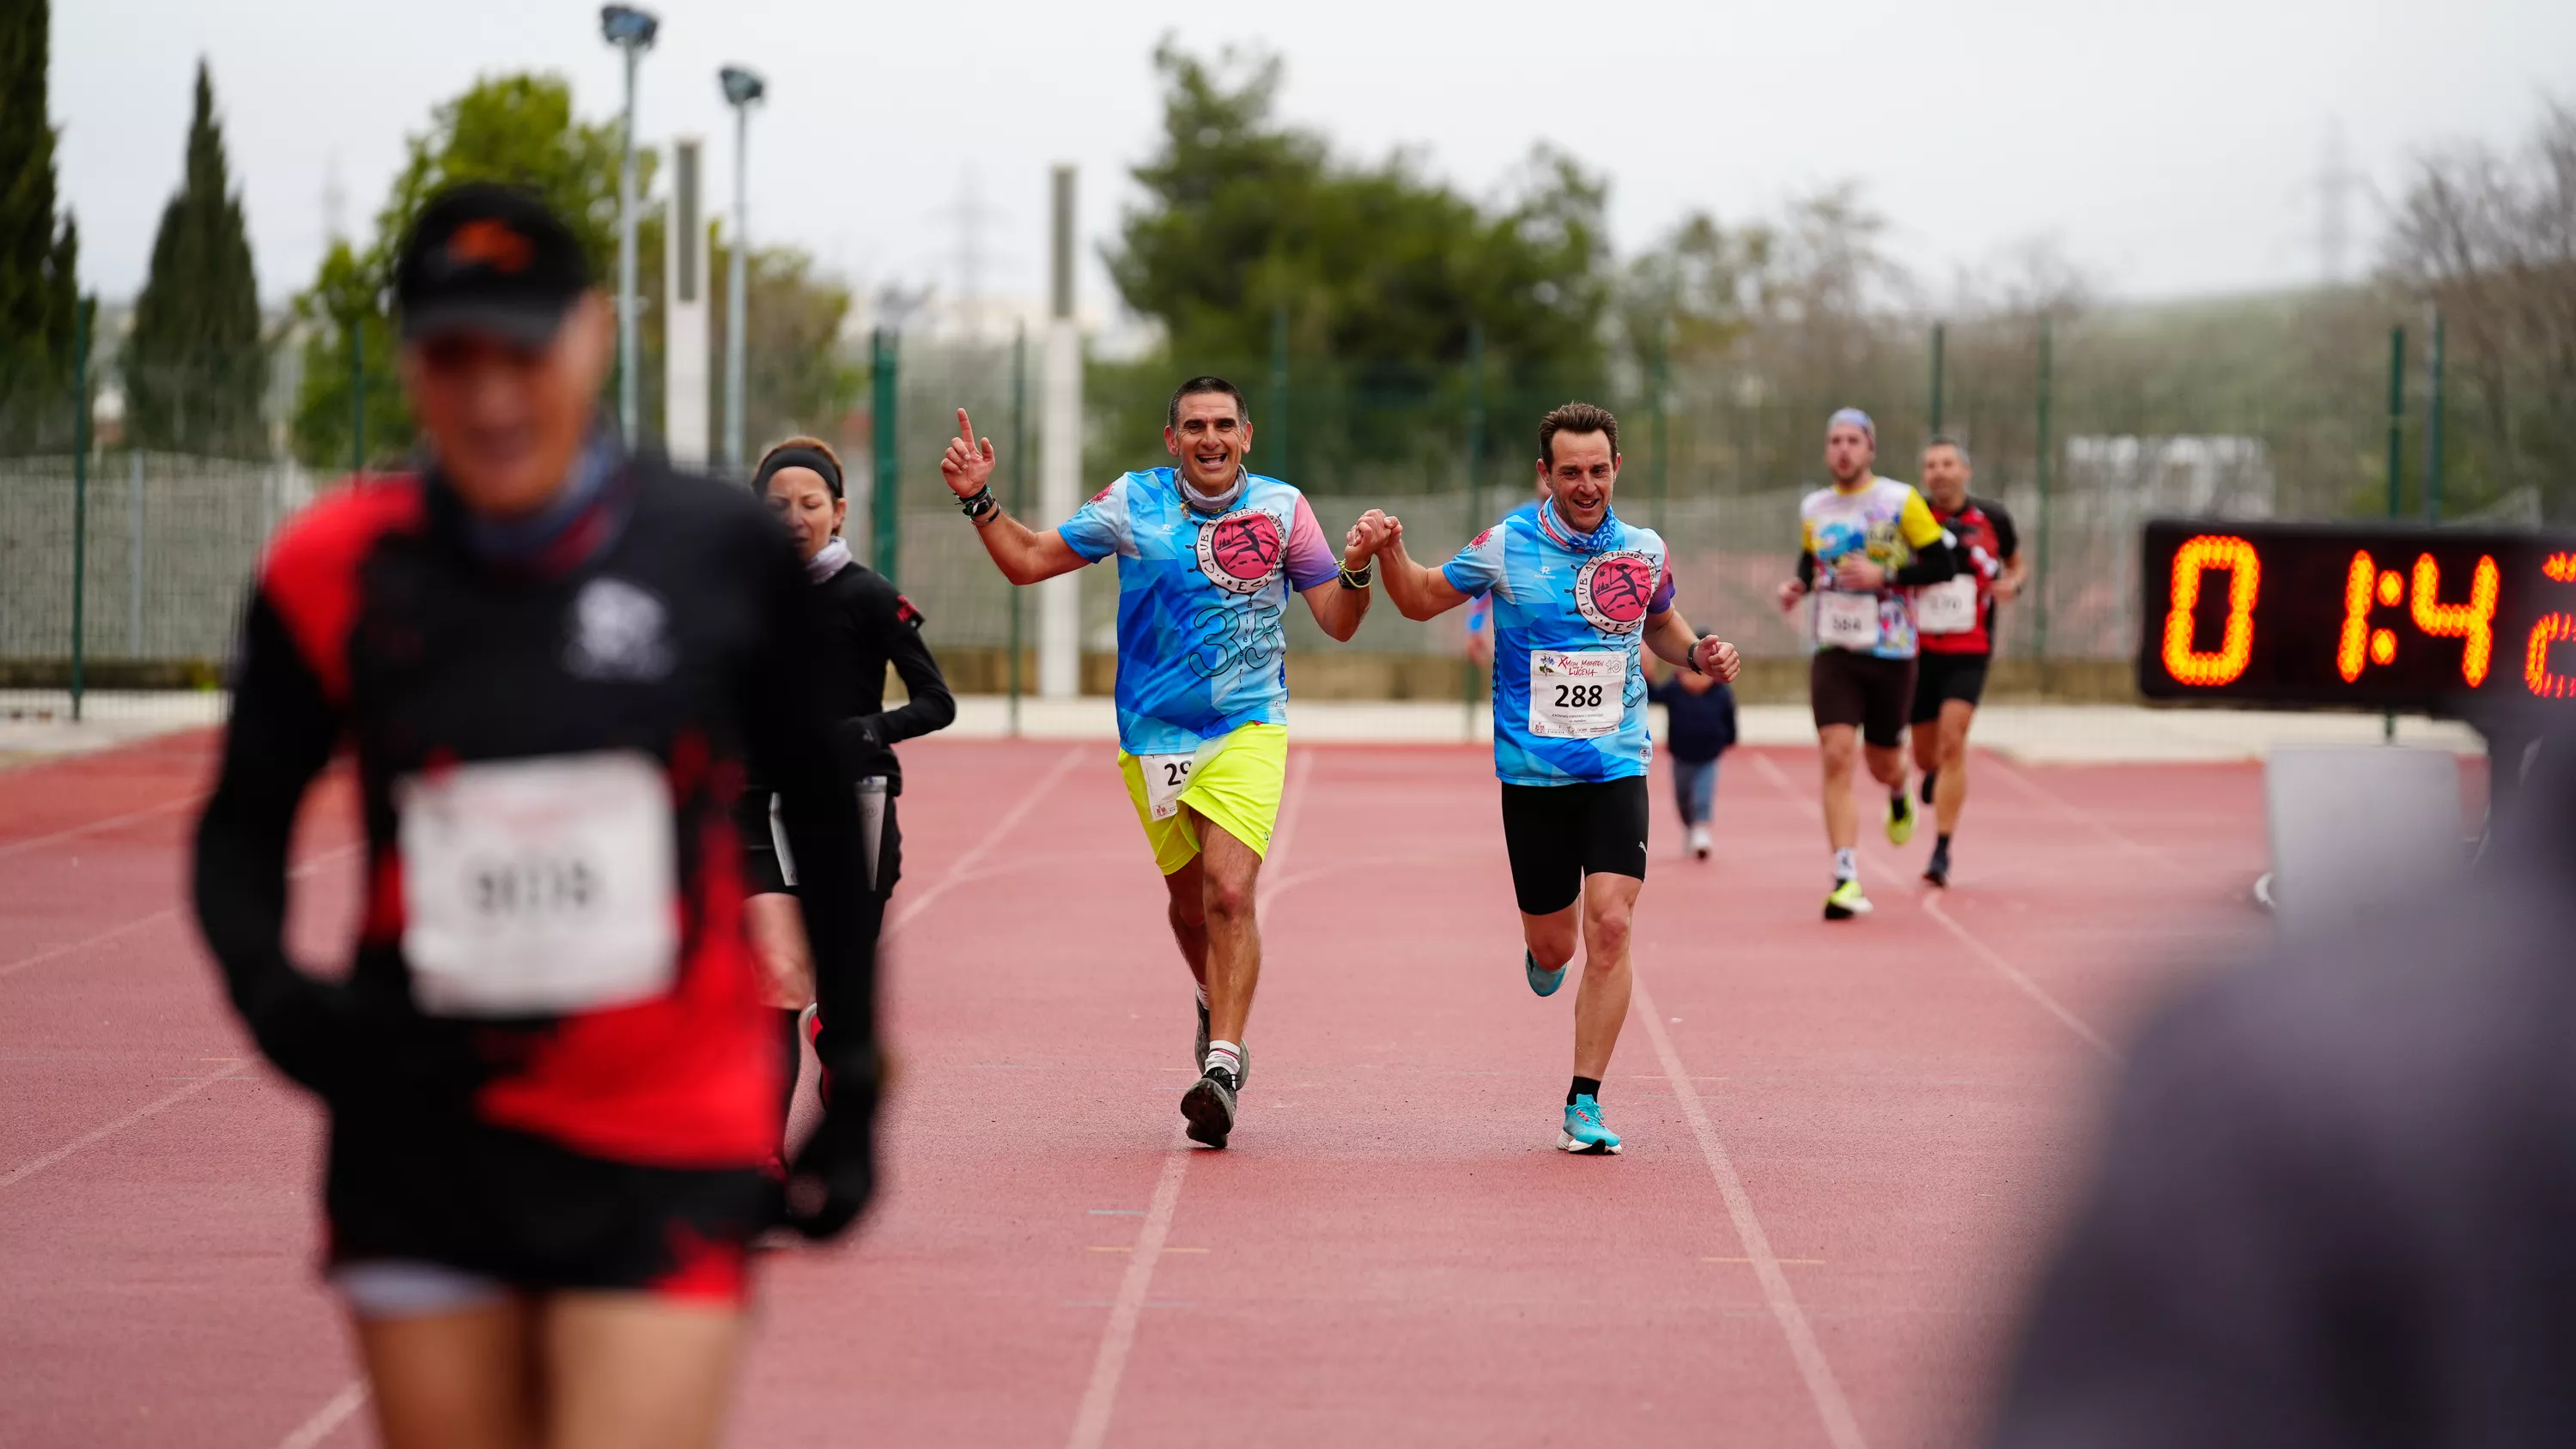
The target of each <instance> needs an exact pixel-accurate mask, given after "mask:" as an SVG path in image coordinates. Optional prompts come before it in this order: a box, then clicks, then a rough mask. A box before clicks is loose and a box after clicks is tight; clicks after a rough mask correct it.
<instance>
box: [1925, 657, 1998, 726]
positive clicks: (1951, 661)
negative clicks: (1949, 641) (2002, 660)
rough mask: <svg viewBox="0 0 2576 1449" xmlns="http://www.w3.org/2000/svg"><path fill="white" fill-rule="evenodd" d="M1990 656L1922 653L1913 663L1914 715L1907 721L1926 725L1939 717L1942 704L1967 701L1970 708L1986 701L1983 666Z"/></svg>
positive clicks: (1984, 670) (1984, 669) (1984, 668)
mask: <svg viewBox="0 0 2576 1449" xmlns="http://www.w3.org/2000/svg"><path fill="white" fill-rule="evenodd" d="M1991 657H1992V656H1990V655H1985V654H1933V653H1928V652H1927V653H1925V654H1924V655H1923V657H1922V658H1920V659H1917V660H1916V661H1914V665H1915V668H1914V712H1913V713H1912V714H1910V715H1908V716H1907V718H1908V719H1910V720H1912V721H1913V722H1914V723H1916V724H1929V723H1931V722H1932V721H1933V720H1936V719H1939V718H1940V717H1941V706H1942V704H1943V703H1944V702H1945V701H1948V700H1953V699H1963V700H1966V701H1967V702H1968V704H1969V705H1970V706H1972V707H1973V706H1974V705H1975V704H1976V702H1977V701H1978V700H1980V699H1983V698H1985V695H1986V664H1987V662H1988V660H1989V659H1990V658H1991Z"/></svg>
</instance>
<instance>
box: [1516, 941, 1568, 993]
mask: <svg viewBox="0 0 2576 1449" xmlns="http://www.w3.org/2000/svg"><path fill="white" fill-rule="evenodd" d="M1568 964H1569V965H1570V964H1572V963H1570V962H1569V963H1568ZM1521 965H1522V967H1523V968H1524V969H1525V970H1527V971H1528V972H1529V984H1530V990H1532V991H1535V992H1537V993H1538V994H1539V995H1541V996H1554V995H1555V994H1556V988H1558V987H1560V986H1563V985H1564V984H1565V967H1563V966H1559V967H1557V968H1556V969H1555V970H1553V971H1548V970H1544V969H1541V967H1540V966H1539V964H1538V957H1536V956H1534V955H1532V954H1531V953H1530V950H1529V948H1528V947H1526V946H1524V947H1522V948H1521Z"/></svg>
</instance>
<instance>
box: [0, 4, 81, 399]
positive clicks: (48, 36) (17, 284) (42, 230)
mask: <svg viewBox="0 0 2576 1449" xmlns="http://www.w3.org/2000/svg"><path fill="white" fill-rule="evenodd" d="M51 48H52V10H51V7H50V5H49V0H0V440H5V441H6V442H8V443H9V444H11V445H13V446H19V447H25V446H30V445H34V446H56V447H59V446H62V445H64V444H66V443H68V442H69V441H70V437H71V412H70V409H69V393H68V389H69V387H70V380H71V351H72V323H73V317H74V315H75V312H76V310H77V308H78V307H79V305H80V300H79V295H78V290H77V288H78V281H77V277H78V264H79V260H80V237H79V232H78V231H77V230H76V229H75V228H74V227H73V225H72V223H71V219H70V218H69V217H65V218H63V219H62V221H61V222H60V224H59V225H57V223H56V221H55V214H54V206H55V195H54V128H53V125H52V123H51V121H50V112H49V110H48V97H47V92H46V88H45V65H46V61H47V58H48V56H49V54H50V52H51Z"/></svg>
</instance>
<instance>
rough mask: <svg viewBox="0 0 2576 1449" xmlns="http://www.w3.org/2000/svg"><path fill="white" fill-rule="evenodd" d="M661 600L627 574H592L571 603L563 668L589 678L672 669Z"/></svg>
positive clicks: (648, 675) (635, 676)
mask: <svg viewBox="0 0 2576 1449" xmlns="http://www.w3.org/2000/svg"><path fill="white" fill-rule="evenodd" d="M666 617H667V614H666V611H665V610H664V609H663V607H662V601H661V600H660V599H657V598H655V597H653V595H652V594H650V593H648V592H646V591H645V590H644V589H642V588H640V587H638V586H637V585H634V584H630V583H627V582H625V581H624V580H622V579H592V580H591V581H590V582H589V583H587V584H585V585H583V586H582V590H581V593H580V595H579V596H578V597H576V598H575V599H574V600H573V603H572V639H571V640H570V641H569V642H568V643H566V644H565V646H564V667H565V668H566V669H569V670H571V671H572V672H573V673H575V674H577V675H580V676H581V677H582V678H584V679H625V680H652V679H659V678H661V677H662V676H663V675H666V674H668V673H670V672H671V645H670V640H669V637H668V634H667V631H666V630H665V627H664V623H665V619H666Z"/></svg>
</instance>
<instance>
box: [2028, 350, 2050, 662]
mask: <svg viewBox="0 0 2576 1449" xmlns="http://www.w3.org/2000/svg"><path fill="white" fill-rule="evenodd" d="M2049 344H2050V337H2049V318H2048V314H2046V313H2044V312H2043V313H2041V314H2040V318H2039V469H2038V482H2039V540H2038V542H2039V548H2038V550H2037V552H2038V554H2039V559H2038V564H2039V566H2038V567H2037V568H2035V569H2033V570H2032V571H2031V572H2032V574H2033V575H2034V577H2033V579H2032V582H2033V583H2034V584H2035V585H2037V587H2036V588H2035V589H2034V590H2033V591H2032V594H2031V611H2030V629H2031V642H2032V644H2033V646H2034V648H2035V649H2036V651H2037V653H2038V656H2039V674H2040V688H2041V690H2042V691H2043V692H2045V691H2046V689H2047V687H2048V555H2049V552H2050V550H2049V546H2048V545H2049V532H2048V522H2049V497H2048V491H2049V490H2048V474H2049V467H2048V464H2049V454H2050V453H2051V452H2052V451H2054V446H2053V444H2052V442H2051V440H2050V437H2049V415H2048V412H2049V403H2050V402H2051V400H2052V399H2051V398H2050V396H2049V389H2050V385H2051V383H2052V380H2053V379H2052V378H2051V376H2050V373H2051V371H2052V359H2051V357H2050V346H2049Z"/></svg>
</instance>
